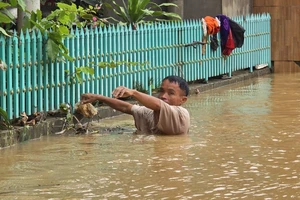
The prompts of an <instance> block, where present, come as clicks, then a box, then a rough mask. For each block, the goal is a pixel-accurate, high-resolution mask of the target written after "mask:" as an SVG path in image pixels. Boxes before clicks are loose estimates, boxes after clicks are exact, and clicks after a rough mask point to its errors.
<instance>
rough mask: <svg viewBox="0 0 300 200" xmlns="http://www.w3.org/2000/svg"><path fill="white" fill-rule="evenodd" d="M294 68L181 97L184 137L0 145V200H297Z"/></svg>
mask: <svg viewBox="0 0 300 200" xmlns="http://www.w3.org/2000/svg"><path fill="white" fill-rule="evenodd" d="M299 88H300V74H293V75H288V74H271V75H267V76H264V77H261V78H257V79H254V80H252V81H248V82H243V83H238V84H234V85H230V86H226V87H222V88H219V89H215V90H212V91H207V92H204V93H202V94H200V95H197V96H192V97H190V98H189V100H188V103H187V104H186V105H185V107H187V109H188V110H189V111H190V114H191V125H192V127H191V129H190V134H189V136H188V137H183V136H173V137H166V136H147V137H146V136H135V135H133V134H132V133H131V132H130V131H128V130H131V129H132V128H133V122H132V118H131V116H126V115H122V116H118V117H115V118H112V119H106V120H103V121H101V122H100V123H99V125H96V124H93V126H94V128H96V129H97V126H99V128H100V127H101V126H102V127H103V126H107V127H116V126H119V127H122V128H125V130H127V131H123V132H122V134H119V133H110V134H103V133H98V134H90V135H77V136H63V135H60V136H50V137H43V138H41V139H38V140H34V141H29V142H26V143H22V144H18V145H16V146H14V147H10V148H5V149H2V150H0V162H1V163H0V199H1V200H6V199H22V200H27V199H28V200H29V199H30V200H35V199H38V200H41V199H52V200H57V199H299V198H300V177H299V176H300V89H299Z"/></svg>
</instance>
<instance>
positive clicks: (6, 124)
mask: <svg viewBox="0 0 300 200" xmlns="http://www.w3.org/2000/svg"><path fill="white" fill-rule="evenodd" d="M1 119H2V123H0V128H2V125H3V126H4V127H6V128H10V127H11V122H10V120H9V118H8V114H7V112H6V111H5V110H3V108H1V107H0V122H1Z"/></svg>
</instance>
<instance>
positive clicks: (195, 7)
mask: <svg viewBox="0 0 300 200" xmlns="http://www.w3.org/2000/svg"><path fill="white" fill-rule="evenodd" d="M183 9H184V19H200V18H203V17H205V16H216V15H218V14H221V13H222V0H213V1H212V0H210V1H208V0H185V1H184V8H183Z"/></svg>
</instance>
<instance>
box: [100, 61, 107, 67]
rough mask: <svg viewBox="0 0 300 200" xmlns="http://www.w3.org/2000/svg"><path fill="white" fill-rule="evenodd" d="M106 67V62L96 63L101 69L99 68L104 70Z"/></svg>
mask: <svg viewBox="0 0 300 200" xmlns="http://www.w3.org/2000/svg"><path fill="white" fill-rule="evenodd" d="M107 65H108V63H106V62H99V63H98V67H101V68H105V67H107Z"/></svg>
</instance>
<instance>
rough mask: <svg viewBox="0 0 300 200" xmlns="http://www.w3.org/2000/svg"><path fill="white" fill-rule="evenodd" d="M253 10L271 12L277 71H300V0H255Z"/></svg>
mask: <svg viewBox="0 0 300 200" xmlns="http://www.w3.org/2000/svg"><path fill="white" fill-rule="evenodd" d="M253 12H255V13H264V12H266V13H270V15H271V36H272V37H271V45H272V56H271V59H272V61H273V63H274V71H275V72H300V49H299V46H300V34H299V33H300V26H299V24H300V1H299V0H285V1H282V0H264V1H262V0H254V1H253Z"/></svg>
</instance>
